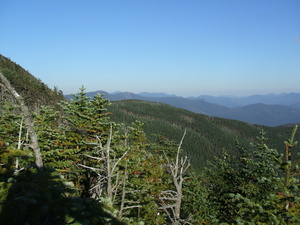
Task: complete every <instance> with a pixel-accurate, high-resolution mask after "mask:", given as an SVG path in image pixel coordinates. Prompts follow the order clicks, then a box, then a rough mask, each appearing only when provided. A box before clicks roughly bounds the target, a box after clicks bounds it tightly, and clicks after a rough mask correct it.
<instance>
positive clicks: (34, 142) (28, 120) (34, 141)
mask: <svg viewBox="0 0 300 225" xmlns="http://www.w3.org/2000/svg"><path fill="white" fill-rule="evenodd" d="M0 81H1V82H0V83H1V84H2V85H3V86H4V87H5V89H7V90H8V92H9V93H10V94H11V95H12V96H13V97H14V98H15V100H16V102H17V104H18V105H19V107H20V109H21V112H22V114H23V116H24V123H25V125H26V128H27V130H28V133H29V136H30V140H31V144H30V145H29V146H30V147H31V148H32V150H33V152H34V156H35V164H36V167H37V169H38V170H39V171H43V159H42V154H41V150H40V146H39V144H38V138H37V134H36V132H35V131H34V124H33V119H32V115H31V113H30V111H29V109H28V107H27V106H26V105H25V102H24V99H23V97H22V96H21V95H19V94H18V93H17V92H16V90H15V89H14V88H13V87H12V86H11V84H10V82H9V81H8V80H7V79H6V77H5V76H4V75H3V74H2V73H1V72H0Z"/></svg>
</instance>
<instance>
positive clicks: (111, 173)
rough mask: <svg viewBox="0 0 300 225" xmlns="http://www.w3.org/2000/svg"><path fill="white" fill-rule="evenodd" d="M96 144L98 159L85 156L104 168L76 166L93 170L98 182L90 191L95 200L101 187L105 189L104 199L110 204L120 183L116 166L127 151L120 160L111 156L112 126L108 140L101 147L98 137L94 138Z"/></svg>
mask: <svg viewBox="0 0 300 225" xmlns="http://www.w3.org/2000/svg"><path fill="white" fill-rule="evenodd" d="M96 139H97V141H98V142H97V143H95V144H96V147H97V148H99V152H100V154H101V156H100V157H94V156H90V155H86V154H85V156H86V157H87V158H90V159H94V160H98V161H99V162H101V163H102V164H103V165H104V166H103V168H97V167H89V166H86V165H82V164H78V165H79V166H81V167H83V168H86V169H90V170H93V171H95V172H96V173H97V175H98V182H97V184H96V185H94V187H92V188H91V189H90V191H91V192H93V193H94V194H95V195H96V196H95V195H94V197H95V198H100V197H101V193H102V187H103V186H105V187H106V193H105V195H106V197H107V198H109V199H110V200H111V201H112V203H113V202H114V199H115V197H116V194H117V190H118V188H119V187H120V185H121V183H122V181H120V178H119V173H118V172H117V171H116V169H117V166H118V164H119V163H120V161H121V160H122V159H123V158H124V157H125V156H126V154H127V152H128V151H125V152H124V153H123V155H122V156H121V157H120V158H116V156H115V155H113V154H111V152H112V149H111V141H112V124H111V126H110V134H109V137H108V140H107V142H106V144H105V146H103V144H102V141H101V139H100V137H99V136H96Z"/></svg>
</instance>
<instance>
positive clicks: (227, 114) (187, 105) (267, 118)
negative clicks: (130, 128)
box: [65, 91, 300, 126]
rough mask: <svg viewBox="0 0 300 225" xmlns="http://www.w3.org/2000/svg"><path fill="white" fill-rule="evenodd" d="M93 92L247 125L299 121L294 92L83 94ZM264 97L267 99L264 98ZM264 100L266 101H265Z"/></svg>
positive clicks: (299, 98) (276, 124) (110, 97)
mask: <svg viewBox="0 0 300 225" xmlns="http://www.w3.org/2000/svg"><path fill="white" fill-rule="evenodd" d="M97 93H101V94H104V97H105V98H107V99H109V100H110V101H119V100H127V99H137V100H145V101H153V102H162V103H166V104H169V105H171V106H175V107H178V108H182V109H186V110H189V111H191V112H195V113H200V114H205V115H208V116H218V117H221V118H227V119H235V120H240V121H244V122H247V123H251V124H259V125H264V126H279V125H284V124H293V123H299V122H300V109H299V104H300V103H299V101H300V94H296V93H290V94H286V95H280V96H277V95H274V96H273V95H271V96H273V97H270V95H267V96H249V98H246V97H245V98H229V97H219V98H217V97H212V96H203V98H201V96H200V97H197V98H184V97H178V96H169V95H166V94H165V95H164V94H161V93H160V94H153V93H152V94H151V93H148V94H145V93H142V95H139V94H134V93H130V92H118V93H115V94H110V93H107V92H105V91H95V92H89V93H87V95H88V96H93V95H95V94H97ZM153 96H160V97H153ZM268 96H269V98H267V97H268ZM65 97H66V98H67V99H70V98H72V96H71V95H66V96H65ZM244 99H245V104H242V102H241V101H243V100H244ZM268 100H269V104H266V102H268ZM255 101H257V102H256V103H257V104H254V103H253V102H255ZM221 102H223V103H224V105H221ZM226 102H227V103H226ZM230 102H233V103H234V102H237V103H239V104H240V106H238V107H228V105H230V104H231V103H230ZM247 102H251V103H252V104H249V105H247V104H246V103H247ZM261 102H262V103H261ZM271 103H272V104H273V105H272V104H271ZM275 103H277V104H275ZM283 103H285V104H283ZM279 104H281V105H279Z"/></svg>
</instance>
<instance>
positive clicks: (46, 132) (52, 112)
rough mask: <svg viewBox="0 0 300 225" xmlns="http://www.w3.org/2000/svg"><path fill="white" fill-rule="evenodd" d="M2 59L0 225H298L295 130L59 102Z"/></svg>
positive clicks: (79, 99) (152, 108)
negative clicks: (30, 108)
mask: <svg viewBox="0 0 300 225" xmlns="http://www.w3.org/2000/svg"><path fill="white" fill-rule="evenodd" d="M4 59H5V60H6V61H5V60H4V61H5V62H9V63H8V64H7V65H6V64H5V63H4V64H5V65H6V67H5V66H4V67H5V68H6V69H5V68H4V70H3V71H4V72H3V73H6V74H5V76H7V78H9V81H10V82H11V83H10V82H9V81H8V80H7V78H6V77H5V76H3V74H2V70H1V73H0V88H1V98H0V103H1V104H0V107H1V108H0V224H1V225H2V224H3V225H6V224H9V225H19V224H30V225H41V224H47V225H58V224H61V225H63V224H74V225H75V224H85V225H108V224H120V225H125V224H129V225H131V224H132V225H142V224H147V225H148V224H149V225H157V224H173V225H180V224H188V225H191V224H193V225H194V224H195V225H196V224H224V225H225V224H226V225H227V224H228V225H229V224H262V225H268V224H286V225H290V224H291V225H296V224H300V191H299V186H300V182H299V180H300V179H299V178H300V176H299V175H300V172H299V167H300V160H299V159H298V158H297V154H298V153H299V148H298V146H297V143H298V142H297V140H300V138H299V133H297V128H298V127H297V126H295V127H294V128H292V127H281V128H268V127H261V126H252V125H249V124H247V123H243V122H239V121H233V120H226V119H220V118H214V117H208V116H204V115H200V114H194V113H191V112H189V111H186V110H182V109H177V108H174V107H171V106H169V105H165V104H160V103H154V102H145V101H135V100H129V101H120V102H113V103H110V102H109V101H108V100H107V99H105V98H103V96H102V95H101V94H99V95H96V96H93V97H89V96H87V93H85V90H84V88H81V89H80V91H79V93H78V94H76V95H74V98H73V100H71V101H60V102H58V100H59V99H60V96H61V95H60V92H59V91H57V90H56V91H54V96H53V95H51V93H52V94H53V92H51V91H50V92H48V91H46V90H48V89H47V88H46V89H43V88H42V89H40V87H45V86H44V84H42V83H41V82H40V81H39V80H38V79H35V78H34V77H30V76H28V77H27V75H28V74H27V73H25V72H24V71H23V70H22V69H21V67H19V66H18V65H14V64H13V63H12V62H11V61H8V60H7V59H6V58H4ZM2 65H3V64H2ZM9 67H11V68H10V69H9ZM23 75H24V77H23ZM31 78H33V79H31ZM22 83H23V84H24V85H22ZM31 84H32V86H31ZM14 85H16V87H14ZM28 85H29V86H28ZM14 89H16V90H17V92H18V93H16V91H15V90H14ZM31 91H32V93H31ZM20 94H21V95H24V96H25V98H24V99H25V102H24V101H23V98H21V97H20ZM37 94H41V96H42V98H37V97H36V96H35V95H37ZM45 99H48V101H47V103H49V104H46V102H45ZM57 102H58V103H57ZM26 104H28V105H30V106H31V107H34V109H35V110H28V107H26ZM137 120H138V121H137ZM139 121H142V122H143V123H144V125H142V123H141V122H139ZM262 129H263V130H264V131H265V132H263V131H262ZM185 131H186V132H185ZM237 140H238V141H237ZM251 142H252V143H253V144H252V145H250V143H251ZM273 148H277V149H280V150H281V152H282V153H283V154H281V152H278V151H277V150H276V149H273ZM223 150H224V151H223ZM185 155H187V156H188V157H185ZM207 160H209V161H211V162H212V163H208V164H206V161H207ZM190 161H191V164H192V165H191V166H192V169H190V168H191V167H190ZM204 166H206V168H204Z"/></svg>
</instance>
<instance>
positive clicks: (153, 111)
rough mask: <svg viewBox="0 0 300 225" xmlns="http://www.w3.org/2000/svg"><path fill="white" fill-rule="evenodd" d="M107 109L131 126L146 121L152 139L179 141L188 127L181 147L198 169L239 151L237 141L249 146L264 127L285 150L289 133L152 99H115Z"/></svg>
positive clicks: (272, 143) (270, 140)
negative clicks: (222, 156) (194, 111)
mask: <svg viewBox="0 0 300 225" xmlns="http://www.w3.org/2000/svg"><path fill="white" fill-rule="evenodd" d="M108 110H109V111H110V112H111V113H112V115H110V117H111V119H112V120H113V121H116V122H119V123H126V124H128V125H129V124H131V123H133V122H135V121H136V120H138V121H141V122H143V123H144V126H143V129H144V131H145V132H146V134H147V137H148V138H149V139H151V140H153V141H154V140H155V138H157V137H156V136H155V134H157V135H161V136H163V137H166V138H168V139H170V140H176V141H177V142H178V141H179V137H180V136H181V134H182V133H183V131H184V129H187V135H186V137H185V141H184V142H183V145H182V147H183V149H184V154H186V155H187V156H188V157H189V158H190V159H191V162H192V166H193V167H194V168H195V169H196V170H198V169H201V168H203V166H205V165H206V163H207V161H213V160H214V157H215V156H220V155H221V154H222V151H223V150H224V149H225V150H226V151H228V152H229V153H230V154H233V155H234V154H236V150H237V149H236V148H235V141H236V140H239V142H240V143H241V144H243V145H248V144H249V143H250V142H253V141H255V137H256V136H257V134H258V133H259V132H260V131H261V130H265V131H266V133H267V137H268V140H267V144H268V145H269V146H270V147H272V148H276V149H278V150H282V151H283V150H284V149H283V147H282V143H283V142H284V140H286V139H287V138H288V137H289V135H290V128H288V127H277V128H276V127H265V126H260V125H251V124H248V123H245V122H241V121H237V120H229V119H223V118H219V117H210V116H206V115H202V114H197V113H193V112H190V111H188V110H184V109H180V108H176V107H173V106H170V105H167V104H164V103H157V102H150V101H142V100H122V101H114V102H112V104H111V105H110V106H109V107H108ZM153 134H154V135H153Z"/></svg>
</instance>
